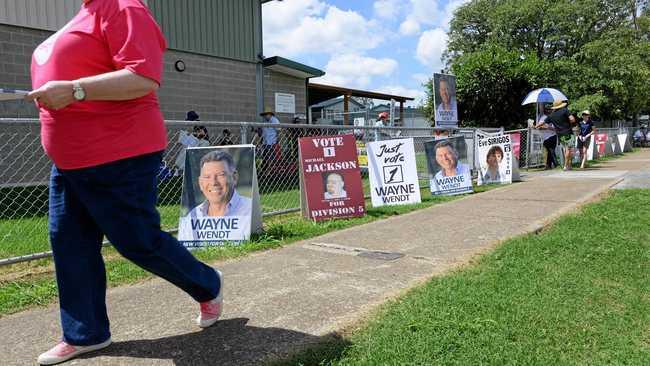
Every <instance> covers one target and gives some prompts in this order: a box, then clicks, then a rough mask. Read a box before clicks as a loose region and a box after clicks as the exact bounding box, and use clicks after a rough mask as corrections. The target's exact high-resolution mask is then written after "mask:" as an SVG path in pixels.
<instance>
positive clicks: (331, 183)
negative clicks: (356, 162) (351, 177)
mask: <svg viewBox="0 0 650 366" xmlns="http://www.w3.org/2000/svg"><path fill="white" fill-rule="evenodd" d="M323 177H324V181H325V190H324V192H323V198H324V199H326V200H333V199H338V198H346V197H347V196H348V193H347V192H346V191H345V180H344V179H343V175H342V174H341V173H331V172H330V173H325V174H323Z"/></svg>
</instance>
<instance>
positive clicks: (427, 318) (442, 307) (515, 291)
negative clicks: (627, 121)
mask: <svg viewBox="0 0 650 366" xmlns="http://www.w3.org/2000/svg"><path fill="white" fill-rule="evenodd" d="M648 207H650V190H628V191H616V192H613V193H612V194H611V196H610V197H609V198H607V199H605V200H603V201H601V202H599V203H594V204H590V205H588V206H586V207H584V208H583V209H582V210H581V212H579V213H576V214H570V215H567V216H564V217H562V218H560V219H559V220H558V221H557V222H556V223H555V224H553V225H552V226H550V227H549V228H547V229H546V230H544V231H542V232H541V233H539V234H530V235H525V236H522V237H518V238H515V239H512V240H509V241H507V242H505V243H504V244H503V245H501V246H500V247H499V248H498V249H496V250H495V251H493V252H491V253H490V254H487V255H484V256H483V257H481V258H480V259H479V260H478V261H477V262H476V263H475V264H474V265H472V266H470V267H467V268H464V269H461V270H457V271H455V272H453V273H451V274H449V275H447V276H443V277H439V278H435V279H433V280H431V281H430V282H428V283H427V284H426V285H423V286H421V287H418V288H416V289H414V290H412V291H410V292H409V293H408V294H406V295H405V296H403V297H401V298H399V299H397V300H394V301H392V302H389V303H388V304H386V305H384V306H383V307H382V308H381V309H380V310H379V311H378V312H377V314H376V315H375V316H374V317H373V319H372V320H371V321H369V323H368V324H366V325H364V326H363V327H362V329H361V330H359V331H357V332H354V333H353V334H352V335H350V336H348V337H344V338H339V339H336V340H334V341H332V342H330V343H325V344H321V345H320V346H319V347H318V348H316V349H313V350H310V351H306V352H304V353H302V354H300V355H298V356H296V357H295V358H294V359H292V360H291V361H289V362H283V363H282V364H304V365H312V364H319V365H506V364H510V365H610V364H612V365H650V226H649V225H648V213H647V208H648Z"/></svg>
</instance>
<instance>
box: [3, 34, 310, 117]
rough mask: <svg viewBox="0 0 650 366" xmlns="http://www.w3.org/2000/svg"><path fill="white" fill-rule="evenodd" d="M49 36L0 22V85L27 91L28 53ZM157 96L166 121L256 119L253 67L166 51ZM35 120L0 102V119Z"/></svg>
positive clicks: (22, 105)
mask: <svg viewBox="0 0 650 366" xmlns="http://www.w3.org/2000/svg"><path fill="white" fill-rule="evenodd" d="M50 34H51V32H49V31H42V30H34V29H28V28H21V27H15V26H8V25H2V24H0V87H4V88H14V89H26V90H30V89H31V79H30V71H29V67H30V64H31V54H32V52H33V50H34V49H35V48H36V46H37V45H38V44H40V43H41V42H42V41H43V40H45V39H46V38H47V37H48V36H49V35H50ZM177 60H183V62H184V63H185V65H186V70H185V71H184V72H178V71H176V70H175V68H174V63H175V62H176V61H177ZM303 90H304V86H303ZM158 95H159V98H160V104H161V109H162V111H163V114H164V116H165V118H166V119H185V114H186V112H187V111H188V110H195V111H197V112H198V113H199V115H200V116H201V119H203V120H213V121H235V122H241V121H247V122H252V121H256V119H257V116H256V110H257V108H256V99H255V64H254V63H249V62H241V61H235V60H230V59H223V58H217V57H210V56H202V55H196V54H190V53H185V52H179V51H167V52H166V54H165V67H164V75H163V85H162V87H161V88H160V90H159V93H158ZM302 98H303V100H304V92H303V97H302ZM303 113H304V112H303ZM37 116H38V113H37V111H36V109H35V108H34V106H33V104H32V103H26V102H22V101H12V102H2V103H0V118H1V117H4V118H27V117H37Z"/></svg>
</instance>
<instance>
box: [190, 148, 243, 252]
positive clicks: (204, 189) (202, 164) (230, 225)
mask: <svg viewBox="0 0 650 366" xmlns="http://www.w3.org/2000/svg"><path fill="white" fill-rule="evenodd" d="M254 162H255V152H254V147H253V146H229V147H225V146H224V147H219V148H214V147H197V148H188V149H187V154H186V161H185V167H186V169H185V172H184V178H183V194H182V199H181V217H180V222H179V227H178V238H179V240H181V241H183V242H192V243H184V244H185V245H191V246H195V245H203V244H202V243H221V242H225V241H231V242H237V241H242V240H246V239H248V238H249V237H250V234H251V226H252V219H253V215H254V212H253V200H252V199H251V198H249V197H252V196H253V195H254V190H253V182H254V171H255V168H254ZM242 193H243V194H242Z"/></svg>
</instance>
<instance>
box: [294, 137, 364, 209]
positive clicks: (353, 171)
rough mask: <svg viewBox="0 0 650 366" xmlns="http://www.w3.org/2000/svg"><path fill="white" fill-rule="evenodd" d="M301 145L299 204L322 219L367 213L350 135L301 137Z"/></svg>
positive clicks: (299, 142) (357, 162) (299, 141)
mask: <svg viewBox="0 0 650 366" xmlns="http://www.w3.org/2000/svg"><path fill="white" fill-rule="evenodd" d="M298 144H299V146H300V168H301V169H300V205H301V208H302V213H303V215H304V216H305V217H309V218H310V219H313V220H316V221H321V220H326V219H330V218H344V217H355V216H363V215H364V214H365V212H366V208H365V201H364V198H363V186H362V185H361V172H360V170H359V160H358V157H357V145H356V141H355V138H354V135H353V134H346V135H335V136H316V137H303V138H301V139H299V140H298Z"/></svg>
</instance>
